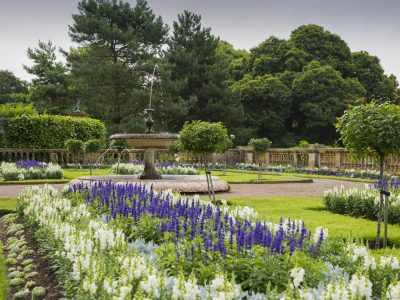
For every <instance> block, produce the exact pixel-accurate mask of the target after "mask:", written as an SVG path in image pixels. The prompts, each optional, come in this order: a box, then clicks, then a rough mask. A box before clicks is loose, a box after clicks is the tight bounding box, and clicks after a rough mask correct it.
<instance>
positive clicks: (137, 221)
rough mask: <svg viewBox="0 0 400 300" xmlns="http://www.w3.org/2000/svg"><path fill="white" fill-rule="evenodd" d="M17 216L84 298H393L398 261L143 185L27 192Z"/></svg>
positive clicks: (70, 288)
mask: <svg viewBox="0 0 400 300" xmlns="http://www.w3.org/2000/svg"><path fill="white" fill-rule="evenodd" d="M18 210H19V212H20V213H21V214H23V216H24V219H25V220H26V222H27V224H28V226H29V228H31V230H32V231H34V232H35V236H36V237H37V238H38V240H39V242H40V244H41V245H42V247H43V249H45V250H46V251H45V252H46V254H47V255H48V257H49V258H50V260H51V261H53V262H54V264H55V267H56V268H57V269H58V272H57V273H58V274H59V279H60V281H61V282H60V283H61V284H62V285H63V286H64V288H65V292H66V296H67V297H68V298H78V299H144V298H150V299H282V297H284V299H345V297H346V298H347V299H361V298H362V297H365V298H364V299H371V298H372V297H375V298H382V299H386V298H388V299H393V298H396V296H397V295H399V293H400V284H399V282H398V280H399V277H400V270H399V262H398V260H397V258H395V257H390V256H389V257H381V258H380V259H378V260H375V258H373V257H372V256H371V255H370V254H369V252H368V250H367V249H366V248H365V247H363V246H357V245H355V244H352V243H349V242H344V241H342V240H337V239H331V238H326V237H327V232H326V231H325V230H323V229H322V228H317V229H316V231H315V232H314V233H311V232H310V231H309V230H307V227H306V226H305V224H304V223H303V222H301V221H288V220H286V221H283V220H282V221H281V222H280V224H271V223H267V222H260V221H258V219H257V214H256V212H255V211H254V210H253V209H251V208H246V207H236V208H230V207H228V206H226V205H219V206H214V205H212V204H211V203H208V202H203V201H200V200H199V199H198V198H192V199H187V198H186V199H185V198H181V197H179V196H175V195H172V194H170V193H166V192H164V193H157V192H155V191H153V190H152V189H151V188H147V187H145V186H140V185H132V184H126V185H114V184H112V183H98V184H94V185H93V186H85V185H83V184H78V185H74V186H72V187H70V188H68V191H67V193H66V194H65V195H64V196H62V195H57V194H56V192H55V191H54V190H53V189H51V188H50V187H44V188H43V189H39V188H38V187H30V188H29V189H27V190H25V191H24V192H23V194H22V195H21V196H20V201H19V207H18Z"/></svg>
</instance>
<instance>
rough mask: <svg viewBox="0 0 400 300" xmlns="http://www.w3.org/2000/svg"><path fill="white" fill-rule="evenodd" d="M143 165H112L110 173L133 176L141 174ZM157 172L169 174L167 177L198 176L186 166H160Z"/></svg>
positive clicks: (195, 170) (192, 169) (191, 168)
mask: <svg viewBox="0 0 400 300" xmlns="http://www.w3.org/2000/svg"><path fill="white" fill-rule="evenodd" d="M143 170H144V165H141V164H140V165H139V164H129V163H120V164H114V165H112V167H111V172H112V173H115V174H123V175H135V174H140V173H143ZM157 171H158V172H159V173H160V174H169V175H198V174H200V172H199V171H198V170H197V169H195V168H193V167H187V166H172V165H171V166H161V167H157Z"/></svg>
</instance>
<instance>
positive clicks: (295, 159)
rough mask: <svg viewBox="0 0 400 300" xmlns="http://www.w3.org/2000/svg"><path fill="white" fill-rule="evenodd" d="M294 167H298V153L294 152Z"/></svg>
mask: <svg viewBox="0 0 400 300" xmlns="http://www.w3.org/2000/svg"><path fill="white" fill-rule="evenodd" d="M293 166H294V167H297V152H296V151H293Z"/></svg>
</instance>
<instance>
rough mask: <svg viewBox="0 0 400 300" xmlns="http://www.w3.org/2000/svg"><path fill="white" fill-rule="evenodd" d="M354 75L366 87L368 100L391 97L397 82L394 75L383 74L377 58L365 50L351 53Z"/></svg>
mask: <svg viewBox="0 0 400 300" xmlns="http://www.w3.org/2000/svg"><path fill="white" fill-rule="evenodd" d="M352 57H353V65H354V76H355V77H356V78H357V79H358V81H360V82H361V84H362V85H363V86H364V88H365V89H366V91H367V93H366V98H367V99H368V100H372V99H377V100H378V99H379V100H389V99H392V98H393V94H394V92H395V91H396V87H397V82H396V78H395V77H394V76H387V75H385V74H384V71H383V68H382V66H381V65H380V61H379V58H378V57H376V56H373V55H370V54H368V52H366V51H360V52H355V53H352Z"/></svg>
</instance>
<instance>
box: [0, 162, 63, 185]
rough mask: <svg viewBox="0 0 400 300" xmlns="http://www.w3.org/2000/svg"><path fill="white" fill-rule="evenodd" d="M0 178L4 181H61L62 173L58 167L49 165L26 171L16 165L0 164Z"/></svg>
mask: <svg viewBox="0 0 400 300" xmlns="http://www.w3.org/2000/svg"><path fill="white" fill-rule="evenodd" d="M0 176H1V177H3V178H4V179H5V180H9V181H15V180H27V179H61V178H63V176H64V171H63V169H62V168H61V167H60V166H59V165H55V164H52V163H49V164H47V165H46V168H44V169H43V168H33V167H30V168H28V169H24V168H19V167H18V166H17V164H16V163H7V162H2V163H1V164H0Z"/></svg>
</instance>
